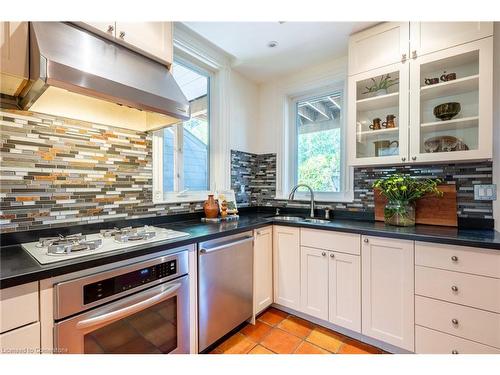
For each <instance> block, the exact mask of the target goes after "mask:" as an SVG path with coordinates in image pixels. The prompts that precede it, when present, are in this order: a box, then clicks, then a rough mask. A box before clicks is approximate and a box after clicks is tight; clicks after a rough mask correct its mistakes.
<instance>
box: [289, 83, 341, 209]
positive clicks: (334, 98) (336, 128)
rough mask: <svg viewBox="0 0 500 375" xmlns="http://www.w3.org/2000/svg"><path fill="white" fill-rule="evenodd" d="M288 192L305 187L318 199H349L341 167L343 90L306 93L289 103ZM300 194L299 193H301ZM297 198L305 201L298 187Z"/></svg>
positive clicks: (303, 193)
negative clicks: (289, 159)
mask: <svg viewBox="0 0 500 375" xmlns="http://www.w3.org/2000/svg"><path fill="white" fill-rule="evenodd" d="M290 108H291V111H292V116H291V121H290V126H291V127H292V128H291V129H290V133H289V134H290V138H291V139H290V150H289V154H290V155H291V156H293V159H294V160H292V161H291V162H290V165H289V168H290V170H289V181H288V182H289V185H290V186H288V190H289V189H291V188H292V187H293V185H296V184H298V183H301V184H307V185H309V186H310V187H311V188H312V189H313V190H314V192H315V195H316V198H317V199H318V200H321V199H323V200H339V201H342V200H349V198H348V196H347V194H346V193H347V192H348V190H349V189H348V182H349V178H348V176H347V174H346V173H345V171H346V169H347V168H346V166H345V164H346V163H345V147H344V145H345V139H344V138H345V126H344V123H345V121H344V90H343V89H341V88H336V89H330V90H328V91H325V90H322V92H321V91H319V92H316V93H313V94H311V93H309V94H308V95H306V96H301V97H298V98H294V99H292V100H291V106H290ZM302 191H303V192H302ZM299 192H301V193H298V194H297V197H298V198H306V195H307V193H306V192H307V190H306V189H304V190H303V188H301V189H300V190H299Z"/></svg>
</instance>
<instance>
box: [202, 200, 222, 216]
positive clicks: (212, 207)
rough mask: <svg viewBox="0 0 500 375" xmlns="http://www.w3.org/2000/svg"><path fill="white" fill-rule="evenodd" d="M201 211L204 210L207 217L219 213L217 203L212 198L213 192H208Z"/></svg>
mask: <svg viewBox="0 0 500 375" xmlns="http://www.w3.org/2000/svg"><path fill="white" fill-rule="evenodd" d="M203 211H205V217H206V218H208V219H214V218H216V217H217V216H218V215H219V204H218V203H217V201H216V200H215V199H214V196H213V194H210V195H209V196H208V199H207V200H206V201H205V203H204V204H203Z"/></svg>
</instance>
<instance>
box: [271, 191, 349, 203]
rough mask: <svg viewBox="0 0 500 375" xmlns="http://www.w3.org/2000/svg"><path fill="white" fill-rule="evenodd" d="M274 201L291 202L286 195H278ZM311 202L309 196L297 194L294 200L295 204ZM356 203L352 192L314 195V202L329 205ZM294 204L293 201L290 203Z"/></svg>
mask: <svg viewBox="0 0 500 375" xmlns="http://www.w3.org/2000/svg"><path fill="white" fill-rule="evenodd" d="M274 199H278V200H286V201H290V200H289V199H288V195H284V194H277V195H276V196H275V197H274ZM310 201H311V198H310V196H309V194H300V195H299V194H298V193H297V194H295V198H294V199H293V202H305V203H308V202H310ZM353 201H354V194H353V193H352V192H346V193H332V194H328V193H323V194H319V193H316V194H314V202H316V203H317V202H321V203H323V202H327V203H352V202H353ZM290 202H292V201H290Z"/></svg>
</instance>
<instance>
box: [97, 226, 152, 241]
mask: <svg viewBox="0 0 500 375" xmlns="http://www.w3.org/2000/svg"><path fill="white" fill-rule="evenodd" d="M100 233H101V236H103V237H104V238H107V237H113V238H114V239H115V241H118V242H129V241H140V240H149V239H151V238H153V237H155V236H156V231H155V230H154V228H153V227H149V226H147V225H145V226H144V227H139V228H132V227H125V228H121V229H118V228H114V229H102V230H101V231H100Z"/></svg>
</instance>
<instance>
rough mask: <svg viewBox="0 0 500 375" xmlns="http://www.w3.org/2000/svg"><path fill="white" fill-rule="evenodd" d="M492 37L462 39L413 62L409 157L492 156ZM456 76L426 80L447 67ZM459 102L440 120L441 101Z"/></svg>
mask: <svg viewBox="0 0 500 375" xmlns="http://www.w3.org/2000/svg"><path fill="white" fill-rule="evenodd" d="M492 39H493V38H485V39H481V40H478V41H476V42H471V43H467V44H462V45H459V46H457V47H452V48H447V49H444V50H442V51H438V52H434V53H430V54H427V55H424V56H421V57H418V58H417V59H415V60H412V61H411V69H410V88H411V90H410V108H412V110H411V117H410V156H411V161H416V162H434V161H438V162H446V161H458V160H475V159H489V158H491V157H492V147H493V146H492V144H493V143H492V139H493V138H492V129H493V118H492V116H493V107H492V106H493V99H492V98H493V80H492V79H491V77H492V76H493V40H492ZM444 71H446V73H447V74H449V73H454V74H455V76H456V78H455V79H452V80H449V81H440V82H439V83H436V84H428V82H427V83H426V78H437V79H438V80H440V77H441V76H442V75H444V74H443V72H444ZM449 102H457V103H459V104H460V108H459V111H458V113H457V114H454V115H453V116H451V118H445V119H439V118H437V117H436V116H435V114H434V108H436V107H437V106H439V105H441V104H444V103H449Z"/></svg>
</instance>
